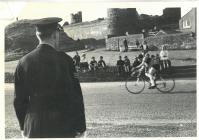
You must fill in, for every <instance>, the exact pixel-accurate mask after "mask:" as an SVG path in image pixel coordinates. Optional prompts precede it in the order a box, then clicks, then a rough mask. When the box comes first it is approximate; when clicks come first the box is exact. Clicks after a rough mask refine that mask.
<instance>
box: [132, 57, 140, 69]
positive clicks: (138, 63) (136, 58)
mask: <svg viewBox="0 0 199 140" xmlns="http://www.w3.org/2000/svg"><path fill="white" fill-rule="evenodd" d="M141 62H142V60H141V59H139V57H137V56H136V57H135V58H134V61H133V64H132V67H133V68H135V67H137V66H138V65H140V64H141Z"/></svg>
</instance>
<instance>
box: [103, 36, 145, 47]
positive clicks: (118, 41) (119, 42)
mask: <svg viewBox="0 0 199 140" xmlns="http://www.w3.org/2000/svg"><path fill="white" fill-rule="evenodd" d="M124 39H126V40H127V42H128V46H129V47H133V46H134V47H135V46H136V40H138V41H139V42H140V43H142V42H143V40H144V36H143V34H134V35H128V36H119V37H111V38H107V39H106V49H107V50H119V48H120V47H123V46H124V44H123V41H124Z"/></svg>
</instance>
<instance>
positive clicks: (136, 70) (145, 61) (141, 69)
mask: <svg viewBox="0 0 199 140" xmlns="http://www.w3.org/2000/svg"><path fill="white" fill-rule="evenodd" d="M149 63H150V56H149V54H148V53H146V54H145V56H144V57H143V59H142V62H141V63H140V64H139V65H138V66H137V67H135V68H134V69H132V76H134V75H135V74H137V82H138V81H139V78H140V76H141V75H142V74H144V73H145V71H146V69H147V68H148V67H149Z"/></svg>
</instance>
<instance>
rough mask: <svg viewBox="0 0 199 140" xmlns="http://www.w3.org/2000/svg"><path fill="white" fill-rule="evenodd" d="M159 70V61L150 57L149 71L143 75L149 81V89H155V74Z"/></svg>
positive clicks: (157, 58)
mask: <svg viewBox="0 0 199 140" xmlns="http://www.w3.org/2000/svg"><path fill="white" fill-rule="evenodd" d="M159 69H160V59H159V57H158V56H156V57H155V56H154V55H151V61H150V63H149V70H148V72H146V73H145V75H146V76H147V77H149V79H150V83H151V85H150V87H149V89H153V88H155V87H156V84H155V73H156V72H158V71H159Z"/></svg>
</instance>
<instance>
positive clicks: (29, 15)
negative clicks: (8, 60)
mask: <svg viewBox="0 0 199 140" xmlns="http://www.w3.org/2000/svg"><path fill="white" fill-rule="evenodd" d="M101 1H102V0H101ZM117 1H118V0H117ZM191 6H192V5H191ZM165 7H175V5H174V4H173V3H166V4H165V3H164V4H160V3H155V2H154V3H152V2H150V3H149V2H144V3H141V4H140V3H138V2H135V3H131V2H91V1H87V2H79V1H77V0H75V1H73V2H72V1H68V2H60V1H59V2H54V1H48V2H37V1H29V2H27V1H7V2H0V20H3V21H4V25H7V24H9V23H11V22H13V21H15V20H16V17H18V19H36V18H43V17H61V18H62V19H63V21H62V23H61V24H63V23H64V22H65V21H68V22H69V23H70V14H71V13H76V12H78V11H82V18H83V21H91V20H95V19H97V18H103V17H107V8H136V9H137V11H138V13H139V14H148V15H162V10H163V9H164V8H165ZM190 9H191V7H190V6H189V5H183V6H182V7H181V12H182V16H183V15H184V14H185V13H187V12H188V11H189V10H190ZM0 26H1V25H0ZM2 26H3V25H2Z"/></svg>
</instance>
